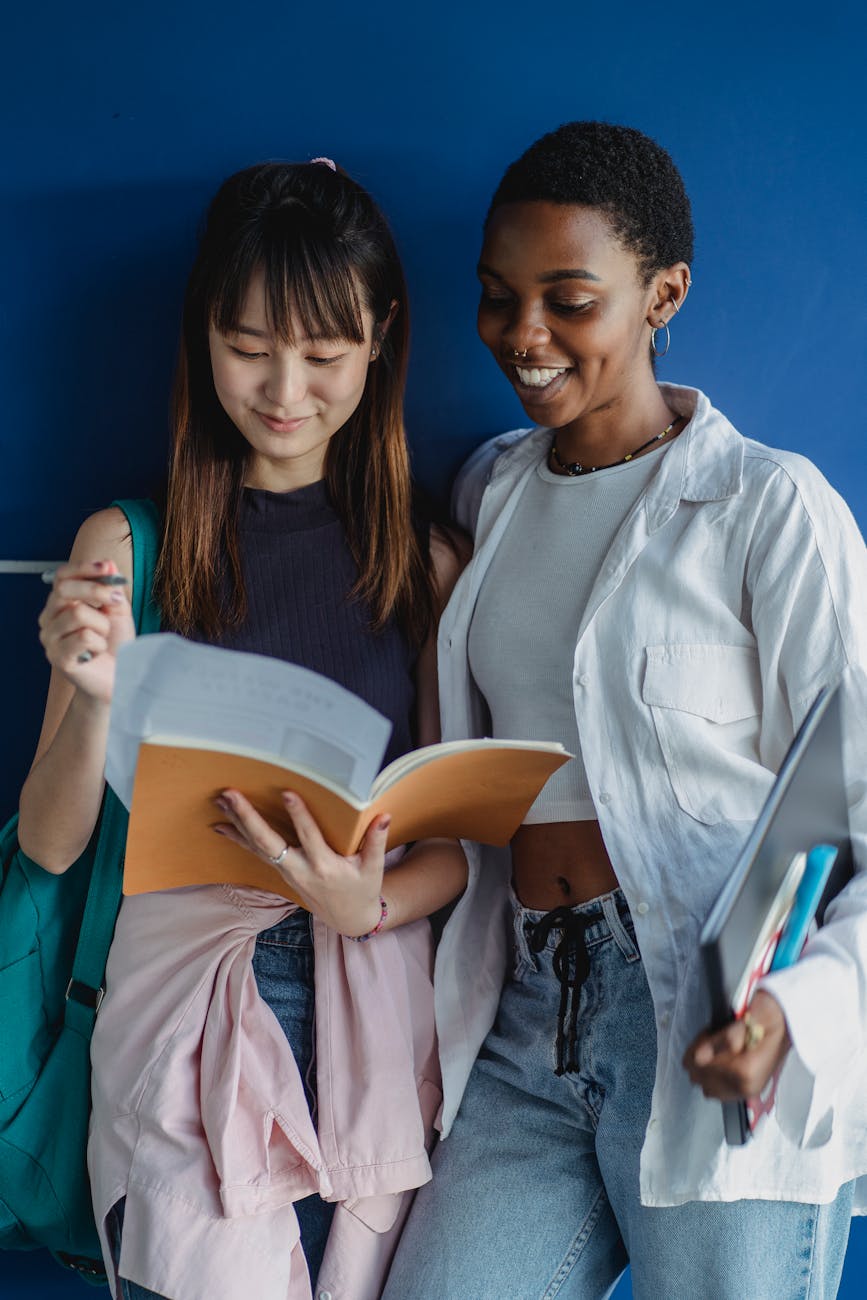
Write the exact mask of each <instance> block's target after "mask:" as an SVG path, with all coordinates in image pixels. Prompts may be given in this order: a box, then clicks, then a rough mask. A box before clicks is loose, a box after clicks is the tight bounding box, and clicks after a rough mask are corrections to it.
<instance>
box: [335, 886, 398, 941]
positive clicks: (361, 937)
mask: <svg viewBox="0 0 867 1300" xmlns="http://www.w3.org/2000/svg"><path fill="white" fill-rule="evenodd" d="M387 918H388V904H387V903H386V901H385V899H384V898H383V897H382V895H381V894H380V896H379V899H378V902H377V916H376V919H375V921H374V923H373V925H372V926H371V927H370V929H369V930H365V931H364V933H363V934H344V936H343V937H344V939H351V940H352V942H353V943H367V941H368V939H373V938H374V937H375V936H376V935H377V934H379V933H380V931H381V930H382V928H383V926H384V925H385V922H386V919H387Z"/></svg>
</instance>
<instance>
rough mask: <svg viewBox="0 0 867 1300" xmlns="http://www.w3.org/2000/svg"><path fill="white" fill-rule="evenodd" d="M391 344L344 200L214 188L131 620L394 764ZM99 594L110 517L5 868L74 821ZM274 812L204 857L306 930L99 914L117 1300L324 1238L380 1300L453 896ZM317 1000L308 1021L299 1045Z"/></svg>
mask: <svg viewBox="0 0 867 1300" xmlns="http://www.w3.org/2000/svg"><path fill="white" fill-rule="evenodd" d="M407 344H408V316H407V304H406V289H405V284H404V280H403V275H402V271H401V267H400V261H399V258H398V255H397V252H396V249H395V246H394V243H393V240H392V237H391V235H390V232H389V230H388V227H387V225H386V223H385V221H384V219H383V217H382V215H381V213H380V212H379V211H378V209H377V207H376V205H375V204H374V203H373V201H372V199H371V198H370V196H369V195H368V194H367V193H366V192H365V191H364V190H363V189H362V188H361V187H360V186H359V185H357V184H356V183H355V182H354V181H352V180H351V179H350V178H349V177H348V176H346V175H345V174H344V173H342V172H340V171H338V170H337V169H336V168H334V166H333V164H330V163H329V162H328V161H327V160H316V161H315V162H313V163H308V164H283V163H267V164H262V165H259V166H256V167H252V168H249V169H247V170H245V171H243V172H240V173H238V174H237V175H235V176H233V177H231V178H230V179H229V180H227V181H226V182H225V183H224V184H223V186H222V187H221V189H220V190H219V192H218V193H217V195H216V197H215V199H214V201H213V203H212V205H211V208H210V210H209V214H208V219H207V223H206V226H205V229H204V233H203V235H202V239H201V243H200V248H199V253H198V257H197V259H196V262H195V265H194V267H193V271H192V274H191V276H190V281H189V285H188V290H187V296H186V300H185V306H184V319H183V334H182V340H181V349H180V358H179V364H178V371H177V382H176V389H175V402H174V420H173V424H174V433H173V445H172V455H171V466H170V473H169V482H168V491H167V499H166V505H165V510H164V516H163V519H164V522H163V534H162V543H161V548H160V554H159V561H158V566H157V572H156V578H155V583H154V596H155V599H156V601H157V603H158V605H159V607H160V610H161V614H162V620H163V626H164V627H165V628H167V629H169V630H172V631H175V632H179V633H181V634H183V635H185V636H187V637H191V638H194V639H198V640H203V641H207V642H209V643H212V644H214V645H220V646H224V647H229V648H235V649H240V650H246V651H256V652H260V653H266V654H270V655H274V656H277V657H283V658H285V659H289V660H291V661H293V662H296V663H299V664H302V665H304V666H305V667H308V668H312V669H314V670H316V671H318V672H321V673H325V674H327V675H328V676H330V677H332V678H334V679H335V680H337V681H339V682H340V683H341V684H343V685H344V686H346V687H348V688H349V689H350V690H353V691H354V692H355V693H356V694H358V695H360V696H362V697H363V698H365V699H366V700H367V701H368V702H369V703H371V704H373V705H374V706H375V707H376V708H378V709H379V710H380V712H382V713H384V714H385V715H386V716H387V717H388V718H390V720H391V721H392V723H393V732H392V740H391V744H390V748H389V751H388V754H387V756H386V758H387V760H388V759H391V758H393V757H396V756H397V755H398V754H400V753H401V752H403V751H405V750H407V749H409V748H411V747H412V746H413V745H415V744H419V743H426V742H428V741H431V740H434V739H436V738H437V727H438V723H437V705H436V685H435V676H434V666H435V654H434V650H433V643H432V639H431V638H432V633H433V631H434V628H435V623H436V618H437V614H438V610H439V608H440V605H441V604H442V602H443V600H444V598H445V597H446V596H447V594H448V591H449V590H450V587H451V585H452V583H453V581H454V579H455V577H456V576H457V572H458V569H459V567H460V565H459V560H458V557H457V554H456V551H455V548H454V545H453V543H452V542H451V541H450V540H449V539H448V538H447V537H446V536H445V535H444V534H443V533H442V532H440V531H439V530H437V529H436V528H434V529H428V528H426V527H425V526H424V524H423V522H422V521H421V519H420V518H419V517H418V515H417V513H416V512H415V511H414V509H413V498H412V492H411V484H410V477H409V465H408V457H407V448H406V440H405V434H404V427H403V417H402V402H403V389H404V380H405V374H406V362H407ZM114 573H119V574H121V575H123V576H124V577H126V579H127V582H128V583H129V582H131V579H132V565H131V554H130V539H129V535H128V530H127V529H126V527H125V518H124V516H123V515H122V514H121V512H120V511H119V510H118V509H116V508H112V509H109V510H105V511H102V512H100V513H99V514H97V515H94V516H93V517H92V518H90V519H88V520H87V521H86V522H85V524H84V525H83V526H82V528H81V530H80V532H79V534H78V537H77V539H76V542H75V545H74V547H73V550H72V555H71V558H70V561H69V564H68V565H67V566H65V567H64V568H62V569H61V570H60V571H59V572H58V574H57V576H56V579H55V583H54V589H53V591H52V593H51V595H50V597H49V599H48V602H47V604H46V607H45V611H44V613H43V615H42V618H41V629H42V630H41V637H42V641H43V644H44V646H45V650H46V654H47V656H48V659H49V661H50V662H51V665H52V669H53V672H52V680H51V685H50V689H49V696H48V703H47V707H46V715H45V722H44V726H43V730H42V735H41V738H40V741H39V746H38V750H37V755H36V759H35V761H34V765H33V768H32V770H31V773H30V775H29V777H28V779H27V782H26V784H25V787H24V790H23V792H22V797H21V824H20V838H21V843H22V847H23V848H24V850H25V852H27V853H28V855H29V856H31V857H32V858H34V859H35V860H36V861H37V862H39V863H40V864H41V865H42V866H44V867H45V869H46V870H48V871H52V872H57V873H59V872H63V871H65V870H66V869H67V868H68V867H69V866H70V864H71V863H72V862H73V861H75V859H76V857H77V856H78V855H79V853H80V852H81V850H82V849H83V847H84V845H85V844H86V843H87V841H88V838H89V836H90V834H91V831H92V829H93V826H94V824H95V822H96V818H97V816H98V812H99V807H100V801H101V798H102V792H103V767H104V761H105V746H106V735H107V724H108V714H109V706H110V701H111V696H112V687H113V682H114V672H115V654H116V651H117V649H118V647H119V646H120V645H121V644H122V643H123V642H124V641H126V640H128V639H129V638H130V637H131V636H133V635H134V629H133V626H132V621H131V617H130V605H129V599H128V595H127V591H128V588H127V589H126V591H125V590H124V589H123V588H120V587H106V586H105V585H104V584H102V583H100V582H98V581H96V579H98V578H100V577H104V576H106V575H109V574H114ZM107 592H109V593H110V594H109V595H108V596H107V594H106V593H107ZM286 803H287V808H288V810H289V811H290V813H291V816H292V818H293V821H294V823H295V826H296V830H297V832H298V839H299V845H298V847H290V846H288V845H287V844H286V842H285V840H284V838H283V837H282V836H281V835H280V834H279V832H277V831H276V830H274V829H273V828H272V827H270V826H269V825H268V824H267V823H266V822H265V821H264V820H263V819H262V818H261V817H259V815H258V814H257V813H256V811H255V809H253V808H252V807H251V806H250V804H249V803H248V802H247V801H246V800H245V799H244V797H243V795H242V794H241V793H240V792H239V791H236V790H225V791H223V792H222V794H221V796H220V797H219V799H218V800H217V804H218V810H217V809H215V821H216V822H217V824H216V826H215V830H216V831H217V832H218V833H220V834H223V835H227V836H229V837H230V838H233V839H235V840H237V841H238V842H240V843H242V844H243V845H244V846H245V847H247V848H248V849H249V850H250V851H251V852H254V853H257V854H258V855H259V856H260V857H262V858H263V859H265V860H267V861H269V862H272V863H273V864H274V869H275V873H276V872H279V873H280V875H281V876H282V877H283V879H284V880H286V881H287V882H288V883H289V884H290V885H291V886H292V888H293V890H294V891H295V892H296V893H297V894H298V896H299V897H300V898H301V899H302V900H303V902H304V904H305V906H306V908H307V909H309V910H293V909H291V908H290V906H289V905H288V904H287V903H286V901H285V899H282V898H280V897H279V896H277V895H270V894H261V893H258V892H257V891H253V890H235V889H229V888H228V887H222V886H215V887H213V888H208V889H195V890H185V891H181V892H179V893H177V892H175V893H166V894H153V895H145V896H141V897H140V898H131V899H127V900H125V902H124V904H123V906H122V908H121V912H120V916H119V919H118V927H117V931H116V935H115V942H114V945H113V948H112V953H111V955H110V957H109V966H108V971H107V979H106V987H107V993H106V997H105V1001H104V1004H103V1006H102V1008H101V1010H100V1014H99V1019H98V1022H97V1030H96V1033H95V1036H94V1041H93V1064H94V1117H93V1127H92V1137H91V1153H90V1162H91V1173H92V1179H93V1184H94V1199H95V1210H96V1214H97V1222H98V1224H99V1225H100V1228H101V1231H102V1233H103V1239H104V1251H105V1255H106V1262H107V1267H108V1270H109V1275H110V1281H111V1283H112V1286H113V1288H115V1289H116V1292H117V1293H118V1294H120V1295H123V1296H124V1297H128V1298H134V1297H141V1296H153V1295H158V1294H160V1295H167V1296H182V1297H183V1300H199V1298H201V1300H204V1297H206V1296H207V1297H209V1298H213V1297H218V1296H223V1297H225V1298H226V1300H234V1298H235V1297H236V1296H237V1295H239V1294H242V1293H249V1294H255V1295H256V1296H257V1298H259V1300H265V1298H266V1297H273V1300H278V1297H279V1300H285V1297H286V1296H292V1297H296V1296H297V1297H303V1296H309V1294H310V1278H311V1277H312V1278H313V1279H314V1280H315V1277H316V1274H317V1272H318V1271H319V1268H320V1264H321V1261H322V1258H323V1252H324V1251H325V1246H326V1238H327V1237H328V1234H329V1231H331V1232H332V1247H333V1248H332V1249H331V1250H330V1251H329V1256H328V1260H329V1261H330V1262H329V1263H327V1265H326V1269H327V1270H330V1272H329V1276H330V1277H332V1278H335V1277H338V1278H339V1277H340V1276H341V1270H342V1269H343V1268H344V1266H345V1256H346V1253H347V1251H351V1252H353V1254H354V1258H353V1264H352V1268H351V1270H350V1271H351V1273H352V1275H353V1280H352V1283H351V1286H350V1289H349V1290H346V1289H341V1292H340V1294H341V1295H348V1294H352V1295H358V1296H367V1295H374V1294H375V1293H376V1290H377V1288H378V1282H377V1276H378V1273H381V1271H382V1268H383V1267H384V1264H385V1262H386V1261H387V1258H388V1253H389V1250H390V1249H391V1243H392V1241H393V1238H394V1235H395V1231H396V1225H398V1224H399V1222H400V1216H401V1213H402V1211H403V1208H404V1206H403V1199H405V1198H403V1197H402V1195H401V1194H402V1193H403V1192H404V1191H406V1190H407V1189H411V1188H413V1187H415V1186H417V1185H418V1184H419V1183H420V1182H422V1181H424V1179H425V1178H426V1177H427V1176H428V1169H427V1159H426V1154H425V1151H424V1139H425V1133H426V1131H429V1129H430V1124H431V1121H432V1118H433V1111H435V1109H436V1102H437V1099H438V1091H437V1071H436V1066H435V1051H434V1047H433V1029H432V1004H431V998H430V963H431V948H430V933H429V926H428V925H427V922H426V921H424V920H422V918H425V917H426V916H427V915H428V914H429V913H430V912H432V911H434V910H435V909H437V908H438V907H441V906H442V905H443V904H445V903H446V902H448V901H449V900H450V899H452V898H454V897H455V895H456V894H458V893H459V892H460V890H461V888H462V887H463V884H464V881H465V862H464V858H463V855H462V853H461V851H460V848H459V847H458V846H456V845H454V844H451V843H449V842H445V841H428V842H425V843H419V844H416V845H414V846H413V848H412V849H411V850H410V851H409V852H408V853H407V854H406V855H405V856H404V857H403V859H402V860H401V861H400V862H399V864H397V865H393V866H392V867H391V869H390V870H389V872H388V875H387V877H386V879H385V881H384V880H383V872H384V845H385V838H386V831H387V826H388V819H387V818H382V819H380V820H379V821H377V822H376V823H375V824H374V825H373V826H372V827H371V829H370V831H369V833H368V835H367V838H366V840H365V843H364V846H363V848H362V850H361V851H360V853H359V854H358V855H356V856H355V857H354V858H349V859H346V858H341V857H338V855H336V854H334V853H332V852H331V851H330V850H329V849H328V847H327V845H326V844H325V842H324V841H323V839H322V837H321V835H320V834H319V831H318V828H317V827H316V825H315V823H314V822H313V820H312V818H311V817H310V816H309V814H308V813H307V811H306V809H305V808H304V806H303V804H302V803H301V801H300V800H298V799H297V798H296V797H294V796H293V795H292V794H291V792H287V795H286ZM275 879H276V876H275ZM311 914H312V917H313V918H314V919H313V921H312V922H311ZM373 936H375V940H374V941H373V942H370V943H357V942H353V940H358V939H362V940H364V939H367V938H372V937H373ZM314 948H315V962H314ZM251 959H252V961H251ZM251 967H252V973H251ZM254 976H255V983H254V980H253V977H254ZM314 985H315V995H316V997H317V998H319V997H324V998H325V999H326V1002H327V1006H323V1007H322V1014H321V1016H319V1017H317V1018H316V1020H315V1022H314ZM385 999H387V1000H388V1001H389V1005H388V1007H387V1008H386V1007H385V1006H384V1005H383V1001H384V1000H385ZM263 1000H264V1001H263ZM265 1003H267V1004H268V1007H270V1008H271V1010H270V1011H269V1010H268V1009H267V1007H266V1006H265V1005H264V1004H265ZM272 1011H273V1013H274V1015H276V1017H277V1021H279V1026H280V1028H279V1030H277V1026H276V1022H275V1021H274V1017H273V1016H272V1015H271V1012H272ZM314 1037H315V1039H316V1044H317V1052H316V1054H315V1055H316V1058H317V1059H316V1064H317V1065H318V1069H319V1086H318V1087H317V1079H316V1070H315V1068H314V1049H313V1042H314ZM290 1048H291V1051H290V1050H289V1049H290ZM323 1076H325V1077H323ZM323 1097H324V1098H325V1099H326V1101H327V1105H323V1106H321V1107H320V1108H319V1115H320V1116H321V1118H322V1123H320V1125H319V1127H318V1129H317V1126H316V1122H315V1121H316V1119H317V1103H318V1102H321V1101H322V1099H323ZM349 1112H351V1113H352V1119H353V1121H354V1123H353V1125H352V1126H351V1131H347V1125H346V1123H345V1122H342V1121H345V1119H346V1116H347V1114H348V1113H349ZM341 1117H342V1118H341ZM323 1124H324V1128H323ZM341 1124H342V1127H341ZM323 1198H327V1200H326V1199H323ZM329 1202H330V1203H329ZM334 1202H338V1203H340V1205H341V1209H340V1210H339V1211H338V1214H337V1217H336V1218H335V1219H334V1221H333V1224H332V1213H333V1210H334ZM347 1206H348V1207H350V1208H346V1207H347ZM293 1207H294V1208H293ZM296 1210H297V1215H296ZM299 1223H300V1234H301V1241H300V1244H299V1240H298V1238H299ZM335 1239H336V1243H335ZM365 1251H366V1252H367V1255H366V1256H365ZM365 1260H366V1262H365ZM323 1285H324V1284H323ZM340 1285H341V1287H343V1283H342V1282H341V1283H340Z"/></svg>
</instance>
